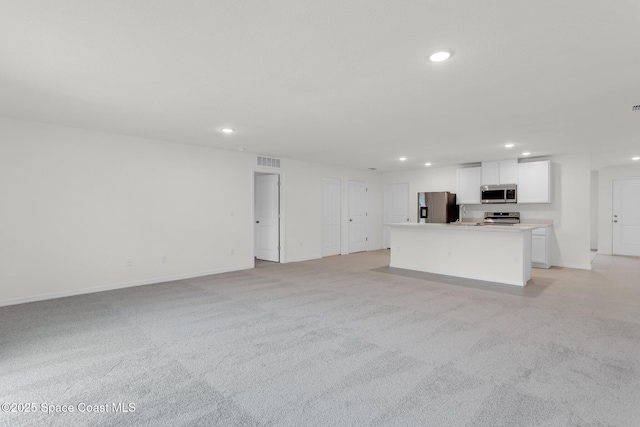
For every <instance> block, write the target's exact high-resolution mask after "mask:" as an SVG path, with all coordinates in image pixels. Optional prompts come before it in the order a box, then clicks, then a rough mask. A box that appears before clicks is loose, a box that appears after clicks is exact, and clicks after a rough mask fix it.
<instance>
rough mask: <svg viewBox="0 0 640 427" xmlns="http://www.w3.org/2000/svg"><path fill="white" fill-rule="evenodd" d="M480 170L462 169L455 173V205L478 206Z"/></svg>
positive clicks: (479, 168) (474, 168) (475, 168)
mask: <svg viewBox="0 0 640 427" xmlns="http://www.w3.org/2000/svg"><path fill="white" fill-rule="evenodd" d="M481 179H482V168H481V167H479V166H478V167H473V168H463V169H458V170H457V173H456V203H457V204H459V205H464V204H467V205H474V204H475V205H479V204H480V186H481V185H482V183H481Z"/></svg>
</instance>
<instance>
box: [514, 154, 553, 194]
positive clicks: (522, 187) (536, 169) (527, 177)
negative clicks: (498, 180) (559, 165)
mask: <svg viewBox="0 0 640 427" xmlns="http://www.w3.org/2000/svg"><path fill="white" fill-rule="evenodd" d="M518 203H551V162H550V161H549V160H542V161H537V162H526V163H518Z"/></svg>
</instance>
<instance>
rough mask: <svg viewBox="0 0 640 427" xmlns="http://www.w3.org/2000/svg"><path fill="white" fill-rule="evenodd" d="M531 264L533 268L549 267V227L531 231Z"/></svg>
mask: <svg viewBox="0 0 640 427" xmlns="http://www.w3.org/2000/svg"><path fill="white" fill-rule="evenodd" d="M531 266H532V267H535V268H549V267H551V236H550V235H549V227H540V228H536V229H535V230H532V231H531Z"/></svg>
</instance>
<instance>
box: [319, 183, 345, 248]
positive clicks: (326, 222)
mask: <svg viewBox="0 0 640 427" xmlns="http://www.w3.org/2000/svg"><path fill="white" fill-rule="evenodd" d="M341 209H342V208H341V204H340V180H339V179H336V178H323V179H322V256H330V255H338V254H339V253H340V210H341Z"/></svg>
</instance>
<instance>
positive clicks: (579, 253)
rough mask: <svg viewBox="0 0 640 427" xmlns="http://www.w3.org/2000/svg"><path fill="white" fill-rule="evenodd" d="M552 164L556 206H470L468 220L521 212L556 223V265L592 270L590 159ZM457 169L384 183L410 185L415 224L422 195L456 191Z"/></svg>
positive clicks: (390, 176)
mask: <svg viewBox="0 0 640 427" xmlns="http://www.w3.org/2000/svg"><path fill="white" fill-rule="evenodd" d="M549 160H551V166H552V170H551V174H552V193H551V194H552V203H549V204H518V205H516V206H514V205H508V206H507V207H505V205H466V212H467V217H470V218H477V219H481V218H482V217H483V213H484V212H485V211H504V210H518V211H520V213H521V216H522V218H523V219H526V220H535V219H550V220H553V225H554V226H553V233H552V239H553V241H552V264H553V265H556V266H564V267H572V268H583V269H590V268H591V262H590V214H589V212H590V178H591V175H590V174H591V171H590V164H591V160H590V155H589V154H580V155H570V156H554V157H550V158H549ZM455 171H456V168H451V167H447V168H428V169H427V168H425V169H424V170H418V171H411V172H393V173H385V174H384V176H383V180H384V182H385V183H386V182H409V187H410V190H409V191H410V192H409V203H410V210H411V212H410V213H411V214H412V217H411V221H415V220H416V215H417V214H416V209H417V201H416V200H415V198H416V197H415V194H416V193H417V192H419V191H451V192H455V191H456V172H455Z"/></svg>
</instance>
